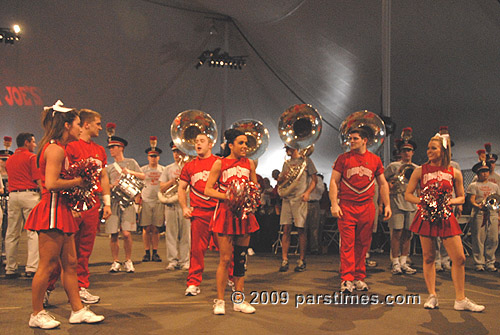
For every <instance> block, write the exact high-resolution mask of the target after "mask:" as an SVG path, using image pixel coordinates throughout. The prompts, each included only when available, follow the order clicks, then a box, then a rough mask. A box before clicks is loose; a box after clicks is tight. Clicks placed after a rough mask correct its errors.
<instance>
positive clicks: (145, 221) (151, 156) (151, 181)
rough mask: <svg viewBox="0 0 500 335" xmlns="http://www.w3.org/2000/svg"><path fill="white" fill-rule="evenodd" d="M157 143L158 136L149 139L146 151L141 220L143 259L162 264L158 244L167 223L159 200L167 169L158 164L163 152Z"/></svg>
mask: <svg viewBox="0 0 500 335" xmlns="http://www.w3.org/2000/svg"><path fill="white" fill-rule="evenodd" d="M157 141H158V140H157V138H156V136H151V137H150V138H149V142H150V144H151V146H150V147H149V148H147V149H146V154H148V162H149V164H148V165H144V166H143V167H141V170H142V172H144V174H145V175H146V179H145V180H144V188H143V189H142V193H141V198H142V210H141V215H140V216H141V217H140V220H139V224H140V226H141V227H142V241H143V243H144V251H145V254H144V256H143V257H142V261H143V262H149V261H153V262H161V257H160V255H158V242H159V240H160V232H159V230H158V228H160V227H162V226H163V225H164V223H165V210H164V208H163V204H162V203H161V202H160V200H159V199H158V191H159V190H160V177H161V174H162V172H163V170H164V169H165V167H164V166H163V165H160V164H158V161H159V160H160V155H161V153H162V150H161V149H160V148H158V147H157V146H156V144H157Z"/></svg>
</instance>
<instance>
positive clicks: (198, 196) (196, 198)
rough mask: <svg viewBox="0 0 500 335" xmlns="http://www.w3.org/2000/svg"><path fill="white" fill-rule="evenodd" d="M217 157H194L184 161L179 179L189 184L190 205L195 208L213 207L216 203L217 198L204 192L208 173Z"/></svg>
mask: <svg viewBox="0 0 500 335" xmlns="http://www.w3.org/2000/svg"><path fill="white" fill-rule="evenodd" d="M217 159H219V158H218V157H217V156H214V155H211V156H210V157H208V158H205V159H200V158H199V157H196V158H195V159H193V160H192V161H190V162H188V163H186V165H184V167H183V168H182V171H181V176H180V178H181V180H184V181H185V182H187V183H188V184H189V185H191V192H190V194H189V199H190V201H191V206H193V207H195V208H196V207H199V208H215V206H216V205H217V199H214V198H211V197H209V196H206V195H205V194H204V192H205V186H206V185H207V179H208V175H209V174H210V170H211V169H212V165H213V164H214V162H215V161H216V160H217Z"/></svg>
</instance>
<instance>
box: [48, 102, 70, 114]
mask: <svg viewBox="0 0 500 335" xmlns="http://www.w3.org/2000/svg"><path fill="white" fill-rule="evenodd" d="M63 106H64V104H63V102H62V101H61V100H57V101H56V103H55V104H54V105H53V106H50V107H43V110H47V109H52V110H53V112H52V117H54V115H55V114H56V112H60V113H67V112H69V111H72V110H73V109H74V108H67V107H63Z"/></svg>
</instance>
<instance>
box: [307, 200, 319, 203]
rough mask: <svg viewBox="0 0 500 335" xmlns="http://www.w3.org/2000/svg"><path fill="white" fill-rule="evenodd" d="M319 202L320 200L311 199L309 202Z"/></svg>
mask: <svg viewBox="0 0 500 335" xmlns="http://www.w3.org/2000/svg"><path fill="white" fill-rule="evenodd" d="M314 202H319V200H309V201H308V203H314Z"/></svg>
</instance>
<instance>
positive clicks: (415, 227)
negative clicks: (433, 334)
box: [405, 134, 484, 312]
mask: <svg viewBox="0 0 500 335" xmlns="http://www.w3.org/2000/svg"><path fill="white" fill-rule="evenodd" d="M427 158H428V159H429V161H428V162H427V163H425V164H423V165H422V166H421V167H418V168H416V169H415V171H414V172H413V174H412V175H411V178H410V181H409V182H408V187H407V189H406V193H405V199H406V200H407V201H409V202H412V203H414V204H417V205H419V209H418V211H417V213H416V215H415V218H414V220H413V223H412V225H411V226H410V230H411V231H413V232H414V233H417V234H419V235H420V244H421V245H422V254H423V258H424V260H423V269H424V278H425V284H426V286H427V290H428V291H429V298H428V299H427V301H426V302H425V304H424V307H425V308H426V309H435V308H438V306H439V304H438V300H437V295H436V268H435V264H434V261H435V255H436V250H435V244H434V241H433V239H434V238H436V237H441V239H442V240H443V244H444V246H445V248H446V251H447V252H448V254H449V255H450V258H451V260H452V268H451V277H452V279H453V285H454V287H455V305H454V308H455V309H456V310H468V311H473V312H481V311H483V310H484V306H481V305H478V304H476V303H474V302H473V301H471V300H469V299H467V298H466V297H465V255H464V250H463V247H462V239H461V237H460V234H462V230H461V229H460V226H459V225H458V221H457V219H456V218H455V216H454V215H453V213H451V215H450V216H449V217H447V218H446V217H445V216H443V215H442V216H443V217H442V218H441V219H438V220H434V221H433V222H431V221H430V220H429V218H428V217H426V214H425V213H424V212H423V210H422V200H421V199H420V198H419V197H417V196H415V195H414V192H415V190H416V188H417V185H419V186H420V189H422V190H423V189H424V188H425V187H426V186H429V185H434V184H436V183H437V184H438V185H439V189H440V190H442V191H444V192H446V193H448V194H450V195H451V193H452V192H453V189H454V190H455V194H456V197H455V198H453V199H450V200H448V203H447V206H450V207H451V206H452V205H461V204H463V203H464V201H465V195H464V186H463V177H462V173H461V172H460V171H459V170H456V169H453V168H452V167H451V166H450V161H451V145H450V139H449V136H448V135H440V134H436V135H435V136H434V137H432V138H431V140H430V141H429V144H428V146H427ZM442 214H444V213H442Z"/></svg>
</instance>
